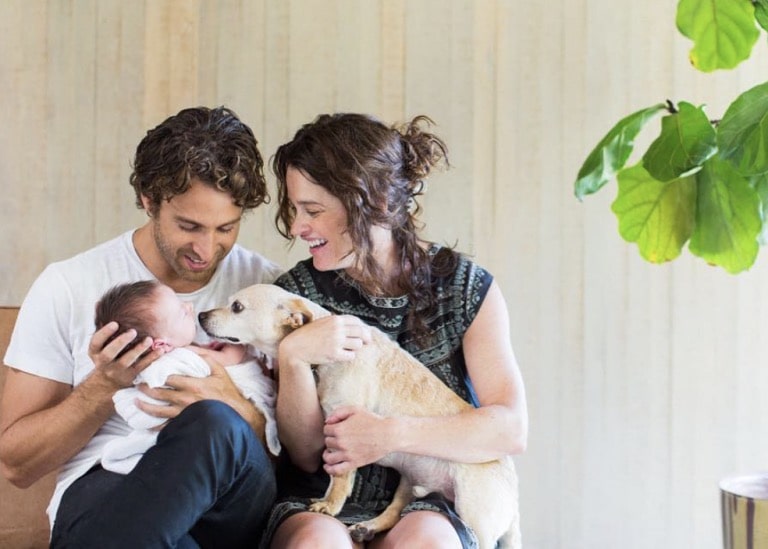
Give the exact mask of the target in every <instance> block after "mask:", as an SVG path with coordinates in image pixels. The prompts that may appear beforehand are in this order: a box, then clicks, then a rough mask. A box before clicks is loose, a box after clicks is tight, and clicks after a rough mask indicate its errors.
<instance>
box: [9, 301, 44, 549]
mask: <svg viewBox="0 0 768 549" xmlns="http://www.w3.org/2000/svg"><path fill="white" fill-rule="evenodd" d="M18 313H19V308H18V307H0V359H2V357H4V356H5V349H6V347H8V341H9V340H10V338H11V332H12V331H13V325H14V323H15V322H16V316H17V315H18ZM6 371H7V367H5V366H0V398H2V392H3V385H4V383H5V374H6ZM55 480H56V475H55V474H54V473H51V474H50V475H47V476H45V477H44V478H42V479H41V480H39V481H37V482H36V483H35V484H33V485H32V486H30V487H29V488H26V489H23V490H22V489H19V488H16V487H15V486H13V485H12V484H11V483H10V482H8V481H7V480H6V479H5V478H4V477H2V476H0V547H2V548H8V549H43V548H46V547H48V538H49V527H48V516H47V515H46V514H45V509H46V507H47V506H48V501H49V500H50V499H51V493H52V492H53V487H54V484H55Z"/></svg>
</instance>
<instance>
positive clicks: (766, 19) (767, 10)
mask: <svg viewBox="0 0 768 549" xmlns="http://www.w3.org/2000/svg"><path fill="white" fill-rule="evenodd" d="M755 20H756V21H757V24H758V25H760V26H761V27H762V28H763V29H765V30H767V31H768V0H756V2H755Z"/></svg>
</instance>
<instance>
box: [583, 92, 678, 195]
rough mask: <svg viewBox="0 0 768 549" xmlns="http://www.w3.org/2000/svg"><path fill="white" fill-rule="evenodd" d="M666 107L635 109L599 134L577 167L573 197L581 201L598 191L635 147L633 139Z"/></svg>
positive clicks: (661, 105) (660, 105)
mask: <svg viewBox="0 0 768 549" xmlns="http://www.w3.org/2000/svg"><path fill="white" fill-rule="evenodd" d="M665 108H666V105H664V104H663V103H660V104H658V105H654V106H652V107H647V108H645V109H642V110H639V111H637V112H634V113H632V114H630V115H629V116H626V117H624V118H622V119H621V120H620V121H619V122H618V123H617V124H616V125H615V126H614V127H613V128H611V130H610V131H609V132H608V133H607V134H606V135H605V137H603V138H602V139H601V140H600V142H599V143H598V144H597V146H596V147H595V148H594V149H593V150H592V152H591V153H589V156H588V157H587V159H586V160H585V161H584V164H583V165H582V166H581V169H580V170H579V173H578V175H577V179H576V184H575V185H574V187H575V194H576V197H577V198H578V199H579V200H581V199H582V197H584V196H585V195H588V194H592V193H595V192H597V191H599V190H600V189H601V188H602V187H603V186H604V185H605V184H606V183H608V182H609V181H610V180H611V179H613V177H614V176H615V175H616V172H618V171H619V170H621V169H622V168H623V167H624V164H626V163H627V159H628V158H629V155H630V154H631V153H632V149H633V148H634V146H635V138H636V137H637V134H638V133H640V130H641V129H642V128H643V126H645V123H646V122H648V120H650V119H651V118H652V117H653V116H654V115H656V113H658V112H659V111H661V110H663V109H665Z"/></svg>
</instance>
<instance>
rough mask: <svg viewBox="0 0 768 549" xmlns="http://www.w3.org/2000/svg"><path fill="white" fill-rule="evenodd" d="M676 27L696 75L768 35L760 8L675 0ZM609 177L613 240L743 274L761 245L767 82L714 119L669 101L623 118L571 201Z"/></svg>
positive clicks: (764, 8) (763, 3)
mask: <svg viewBox="0 0 768 549" xmlns="http://www.w3.org/2000/svg"><path fill="white" fill-rule="evenodd" d="M676 23H677V29H678V31H679V32H680V33H681V34H683V35H684V36H686V37H687V38H690V39H691V40H692V41H693V43H694V45H693V48H692V49H691V51H690V60H691V63H692V64H693V65H694V67H696V68H697V69H699V70H701V71H704V72H709V71H713V70H716V69H731V68H733V67H735V66H736V65H738V64H739V63H741V62H742V61H744V60H746V59H748V58H749V57H750V55H751V53H752V48H753V46H754V44H755V43H756V42H757V39H758V38H759V36H760V34H761V30H760V29H763V30H766V29H768V0H680V2H679V3H678V5H677V17H676ZM662 112H666V115H665V116H663V117H662V120H661V132H660V134H659V135H658V137H657V138H656V139H655V140H654V141H653V142H652V143H651V144H650V146H649V147H648V149H647V150H646V151H645V153H644V154H643V156H642V159H641V160H640V161H639V162H638V163H636V164H634V165H632V166H627V165H626V164H627V162H628V160H629V158H630V155H631V153H632V152H633V149H634V142H635V139H636V138H637V136H638V134H639V133H640V131H641V130H642V129H643V127H644V126H645V125H646V124H647V123H648V122H649V121H650V120H651V119H652V118H654V117H655V116H656V115H658V114H660V113H662ZM614 178H616V180H617V181H618V195H617V197H616V200H615V201H614V202H613V204H612V206H611V209H612V210H613V212H614V213H615V214H616V216H617V218H618V221H619V233H620V234H621V236H622V238H624V240H626V241H628V242H634V243H636V244H637V246H638V248H639V251H640V254H641V255H642V257H643V258H645V259H646V260H648V261H650V262H653V263H663V262H666V261H671V260H673V259H675V258H676V257H678V256H679V255H680V252H681V250H682V248H683V246H684V245H685V244H686V243H688V249H689V251H690V252H691V253H692V254H694V255H696V256H699V257H701V258H702V259H704V260H705V261H707V262H708V263H711V264H713V265H718V266H720V267H722V268H724V269H725V270H726V271H728V272H729V273H738V272H741V271H744V270H746V269H748V268H749V267H751V266H752V264H753V263H754V262H755V259H756V258H757V253H758V248H759V246H760V245H761V244H763V243H765V242H767V241H768V222H766V219H768V82H766V83H763V84H760V85H758V86H755V87H753V88H752V89H750V90H747V91H746V92H744V93H742V94H741V95H739V97H737V98H736V99H735V100H734V101H733V102H732V103H731V104H730V106H729V107H728V108H727V109H726V111H725V114H723V116H722V118H721V119H719V120H710V119H709V118H708V117H707V115H706V114H705V113H704V108H703V106H696V105H694V104H692V103H689V102H686V101H680V102H678V104H677V105H675V104H674V103H672V102H671V101H669V100H668V101H666V102H665V103H659V104H656V105H652V106H650V107H647V108H644V109H641V110H639V111H637V112H634V113H632V114H630V115H629V116H626V117H625V118H623V119H621V120H620V121H619V122H618V123H616V124H615V125H614V126H613V128H612V129H611V130H610V131H609V132H608V133H607V134H606V135H605V137H603V139H602V140H601V141H600V142H599V143H598V144H597V146H596V147H595V148H594V149H593V150H592V152H591V153H590V154H589V156H588V157H587V159H586V160H585V161H584V163H583V165H582V166H581V169H580V170H579V173H578V175H577V179H576V183H575V194H576V196H577V197H578V198H579V200H581V199H582V198H583V197H584V196H586V195H589V194H592V193H595V192H597V191H598V190H600V189H601V188H602V187H603V186H604V185H605V184H606V183H608V182H609V181H611V180H612V179H614Z"/></svg>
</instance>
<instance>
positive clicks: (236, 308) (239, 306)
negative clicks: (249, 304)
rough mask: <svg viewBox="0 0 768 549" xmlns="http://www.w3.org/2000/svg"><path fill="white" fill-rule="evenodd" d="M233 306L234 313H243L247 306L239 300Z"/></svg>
mask: <svg viewBox="0 0 768 549" xmlns="http://www.w3.org/2000/svg"><path fill="white" fill-rule="evenodd" d="M231 308H232V312H233V313H241V312H243V309H245V307H243V304H242V303H240V302H239V301H235V302H233V303H232V307H231Z"/></svg>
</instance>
